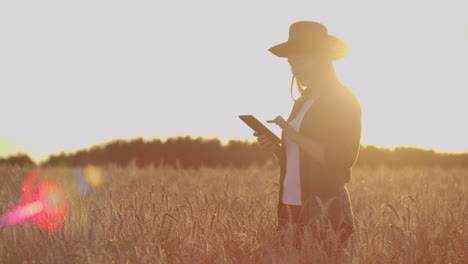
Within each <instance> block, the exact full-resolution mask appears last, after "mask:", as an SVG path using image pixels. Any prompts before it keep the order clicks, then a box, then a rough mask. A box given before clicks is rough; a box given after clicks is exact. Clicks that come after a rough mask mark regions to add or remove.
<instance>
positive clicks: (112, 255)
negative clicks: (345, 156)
mask: <svg viewBox="0 0 468 264" xmlns="http://www.w3.org/2000/svg"><path fill="white" fill-rule="evenodd" d="M28 171H29V169H28V168H23V167H18V166H4V167H1V168H0V177H1V183H0V212H1V213H2V214H3V213H5V212H6V211H8V209H11V208H13V207H14V206H15V205H17V204H19V203H21V195H20V194H21V183H22V180H23V178H24V176H25V175H26V174H27V173H28ZM278 174H279V170H278V168H277V167H275V166H273V165H271V164H270V165H265V166H251V167H249V168H246V169H234V168H233V169H226V168H207V167H202V168H200V169H181V168H177V167H169V166H160V167H154V166H153V167H148V168H138V167H136V166H134V165H130V166H127V167H118V166H108V167H106V168H103V175H104V176H105V178H104V182H103V184H102V185H100V186H99V187H96V188H93V189H91V190H90V191H89V192H88V193H87V194H84V195H80V196H77V195H75V196H74V197H72V198H73V199H71V201H72V207H71V209H70V211H69V214H68V215H67V219H66V226H65V228H64V229H63V230H61V231H57V232H47V231H44V230H41V229H39V228H38V227H36V226H35V225H34V224H33V223H31V222H26V223H22V224H18V225H14V226H10V227H7V228H5V229H4V230H3V231H1V233H0V263H341V262H343V263H345V262H348V263H350V262H351V263H444V264H445V263H468V199H467V194H468V193H467V192H468V170H466V169H455V168H453V169H442V168H438V167H433V168H429V167H422V168H410V167H407V168H402V169H391V168H386V167H380V168H355V169H354V171H353V177H352V179H351V182H350V183H349V184H348V185H347V188H348V190H349V193H350V196H351V202H352V206H353V210H354V213H355V220H356V224H357V229H356V231H355V233H354V234H353V236H352V239H351V241H350V242H349V247H348V250H347V251H341V252H337V254H336V255H332V256H328V255H326V254H323V252H321V251H320V249H319V248H318V247H317V246H316V243H315V244H314V243H313V241H312V242H310V243H304V244H303V246H302V248H296V247H293V246H291V244H288V243H284V241H287V239H288V234H286V233H279V232H277V231H276V203H277V197H278Z"/></svg>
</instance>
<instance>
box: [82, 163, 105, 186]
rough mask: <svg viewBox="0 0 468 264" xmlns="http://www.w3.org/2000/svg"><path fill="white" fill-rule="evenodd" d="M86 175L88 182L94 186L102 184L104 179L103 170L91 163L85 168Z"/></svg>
mask: <svg viewBox="0 0 468 264" xmlns="http://www.w3.org/2000/svg"><path fill="white" fill-rule="evenodd" d="M85 177H86V182H87V183H88V184H89V185H91V186H93V187H97V186H99V185H101V183H102V182H103V180H104V179H103V177H102V172H101V170H100V169H99V168H98V167H96V166H93V165H89V166H87V167H86V168H85Z"/></svg>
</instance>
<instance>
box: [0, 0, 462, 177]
mask: <svg viewBox="0 0 468 264" xmlns="http://www.w3.org/2000/svg"><path fill="white" fill-rule="evenodd" d="M203 5H206V6H209V7H210V10H213V11H210V12H207V11H202V10H200V12H204V13H202V15H200V12H193V10H198V9H197V8H200V6H203ZM265 6H268V8H269V12H264V11H265ZM28 10H29V11H28ZM28 10H26V9H25V8H24V6H23V5H21V4H20V3H17V2H14V1H13V2H9V3H7V4H5V6H4V7H2V9H1V10H0V17H2V19H4V20H5V21H7V22H8V23H3V24H4V25H8V26H4V27H2V28H0V34H2V36H3V38H2V39H3V40H2V43H1V44H0V57H1V58H2V60H1V61H0V87H2V89H5V91H8V98H9V99H8V100H5V102H4V103H2V104H1V105H0V112H1V113H8V114H5V115H4V116H2V131H1V132H0V133H1V134H0V157H2V156H8V155H13V154H15V153H18V152H23V153H28V155H30V156H31V157H32V158H33V159H35V161H43V160H45V159H46V158H47V157H48V156H49V155H51V154H57V153H60V152H61V151H65V152H71V151H75V150H78V149H80V148H85V147H90V146H92V145H93V144H97V143H102V142H107V141H110V140H113V139H116V138H126V139H129V138H135V137H143V138H145V139H152V138H162V139H165V138H168V137H173V136H176V135H186V134H189V135H192V136H193V137H197V136H205V137H208V138H212V137H219V138H220V139H221V140H223V141H224V142H227V141H228V140H229V139H249V140H254V139H255V138H254V137H253V136H252V133H251V131H250V130H249V129H246V128H245V127H244V125H243V124H242V123H241V122H239V120H238V118H237V116H238V115H239V114H252V115H255V116H256V117H257V118H258V119H259V120H261V121H265V120H268V119H271V118H273V117H275V116H278V115H282V116H288V114H289V111H290V109H291V105H292V100H291V99H290V96H289V82H290V78H291V73H290V69H289V66H288V64H287V62H286V60H283V59H279V58H276V57H274V56H273V55H272V54H270V53H269V52H268V51H267V49H268V48H270V47H271V46H273V45H276V44H278V43H280V42H283V41H285V40H287V38H288V35H287V32H288V27H289V25H290V24H291V23H293V22H295V21H300V20H313V21H319V22H322V23H323V24H325V25H326V26H327V27H328V29H329V32H330V34H333V35H335V36H338V37H340V38H341V39H343V40H344V41H345V42H346V44H347V45H348V47H349V56H348V57H347V58H345V59H343V60H340V61H337V62H336V63H335V66H336V69H337V72H338V76H339V77H340V79H341V81H342V82H343V83H344V84H345V85H347V86H349V87H350V89H351V90H352V91H353V92H354V93H355V94H356V96H357V97H358V99H359V100H360V102H361V105H362V110H363V116H362V121H363V129H362V140H361V142H362V144H368V145H377V146H386V147H396V146H416V147H423V148H428V149H435V150H437V151H446V152H462V151H468V141H467V140H465V138H466V135H467V134H468V125H466V122H460V120H463V119H464V114H465V113H467V112H468V104H466V103H465V98H467V95H468V92H467V91H468V90H467V89H466V88H467V87H468V77H467V76H468V75H467V74H466V69H468V20H467V19H466V15H465V14H464V13H463V11H462V10H464V8H463V6H461V5H457V4H454V3H445V2H439V3H426V2H421V1H415V2H411V3H409V2H407V1H392V2H388V3H380V2H379V3H377V2H373V1H353V2H352V3H340V5H339V8H337V4H336V3H331V2H319V1H297V2H294V4H289V3H288V4H287V5H286V4H279V3H271V2H270V1H255V3H251V2H246V1H241V2H236V3H235V4H234V3H223V4H221V3H219V2H216V1H202V2H194V3H192V2H186V3H184V8H183V9H182V10H181V9H180V8H179V7H178V6H177V4H176V3H172V2H167V3H165V4H164V5H163V8H161V6H159V5H157V4H156V3H150V2H148V3H145V4H141V5H135V4H130V3H127V4H126V3H124V2H122V3H120V2H119V3H112V4H111V5H110V6H109V5H106V4H103V3H94V2H88V1H82V2H80V3H79V4H73V5H72V4H65V3H64V4H63V5H60V6H55V5H52V4H45V3H42V2H31V3H30V7H29V8H28ZM30 10H35V12H32V11H30ZM207 10H208V9H207ZM103 14H105V19H102V18H103V17H102V16H103ZM259 14H262V16H261V19H259ZM83 17H86V18H87V19H86V20H83V19H82V18H83ZM123 17H127V18H128V19H123ZM240 18H242V19H240ZM57 21H60V22H59V23H58V22H57ZM18 32H21V34H18ZM57 32H61V33H60V34H57ZM187 40H190V41H187ZM20 120H21V121H20ZM269 128H271V129H272V130H273V132H275V133H276V134H279V132H280V131H279V130H278V128H276V127H274V126H269ZM90 177H91V178H90V179H89V183H90V184H91V185H92V184H97V185H98V184H100V183H101V182H102V177H100V176H99V175H98V174H95V173H93V174H92V176H90Z"/></svg>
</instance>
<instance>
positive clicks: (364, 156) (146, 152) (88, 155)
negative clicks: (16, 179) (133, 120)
mask: <svg viewBox="0 0 468 264" xmlns="http://www.w3.org/2000/svg"><path fill="white" fill-rule="evenodd" d="M19 160H24V161H25V162H27V159H26V158H24V157H23V159H19ZM29 160H30V159H29ZM132 162H135V164H136V165H137V166H139V167H146V166H149V165H151V164H154V165H155V166H158V165H159V164H169V165H177V166H180V167H182V168H199V167H200V166H222V167H226V166H230V167H246V166H249V165H251V164H252V163H257V164H259V165H262V164H265V163H270V164H271V163H272V162H273V163H274V162H275V161H274V157H273V155H272V154H271V153H268V152H265V151H263V150H261V149H260V148H259V146H258V144H257V143H256V142H251V141H246V140H245V141H241V140H230V141H228V143H227V144H226V145H224V146H223V145H222V143H221V141H220V140H219V139H218V138H211V139H208V138H201V137H198V138H192V137H190V136H183V137H171V138H168V139H166V140H165V141H161V140H160V139H154V140H151V141H145V140H143V139H142V138H134V139H131V140H124V139H117V140H114V141H111V142H108V143H105V144H102V145H96V146H93V147H91V148H89V149H83V150H79V151H77V152H75V153H69V154H65V153H60V154H58V155H51V156H50V157H49V158H48V159H47V161H46V162H44V163H43V165H52V166H54V165H69V166H83V165H86V164H95V165H105V164H119V165H122V166H126V165H128V164H130V163H132ZM381 165H385V166H390V167H404V166H441V167H468V153H462V154H445V153H437V152H435V151H434V150H433V149H430V150H428V149H422V148H414V147H397V148H395V149H390V148H384V147H376V146H372V145H361V149H360V151H359V156H358V159H357V161H356V167H360V166H370V167H375V166H381Z"/></svg>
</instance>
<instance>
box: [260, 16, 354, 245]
mask: <svg viewBox="0 0 468 264" xmlns="http://www.w3.org/2000/svg"><path fill="white" fill-rule="evenodd" d="M269 51H271V52H272V53H273V54H274V55H276V56H278V57H283V58H287V59H288V62H289V64H290V66H291V70H292V74H293V80H292V83H291V95H292V88H293V84H294V82H295V81H296V82H297V85H298V88H299V91H300V92H301V96H300V98H299V99H298V100H295V103H294V106H293V109H292V111H291V114H290V116H289V118H288V119H287V120H284V119H283V118H282V117H281V116H278V117H276V118H275V119H273V120H269V121H267V122H270V123H275V124H276V125H278V126H280V127H281V128H282V144H275V143H273V141H271V140H270V139H269V138H268V137H266V136H265V135H261V134H259V133H257V132H255V133H254V136H256V137H258V138H257V140H258V142H259V144H260V146H261V148H263V149H264V150H268V151H272V152H273V153H274V154H275V156H276V158H277V161H278V163H279V165H280V169H281V170H280V193H279V202H278V227H279V229H281V228H282V227H284V226H286V225H287V224H288V223H293V224H298V225H299V226H300V227H304V226H310V227H311V228H312V229H311V230H313V231H314V234H315V235H316V236H317V238H318V239H320V240H326V239H328V238H327V236H326V235H325V234H329V233H330V232H327V231H328V230H334V231H335V232H332V233H333V234H335V235H336V236H335V239H338V240H339V241H340V242H341V244H344V243H345V242H346V241H347V240H348V238H349V236H350V235H351V234H352V232H353V229H354V221H353V214H352V209H351V204H350V200H349V195H348V192H347V190H346V188H345V184H346V183H347V182H349V180H350V177H351V168H352V167H353V165H354V163H355V161H356V158H357V155H358V152H359V146H360V137H361V107H360V104H359V102H358V100H357V99H356V97H355V96H354V95H353V93H352V92H351V91H350V90H349V89H348V88H347V87H345V86H344V85H343V84H341V83H340V81H339V79H338V77H337V76H336V72H335V69H334V66H333V60H338V59H342V58H344V57H345V56H346V53H347V47H346V45H345V44H344V43H343V41H341V40H340V39H338V38H336V37H334V36H331V35H329V34H328V30H327V28H326V27H325V26H324V25H322V24H320V23H317V22H312V21H300V22H296V23H294V24H292V25H291V27H290V29H289V39H288V41H287V42H284V43H281V44H279V45H276V46H274V47H272V48H270V49H269ZM293 99H294V98H293Z"/></svg>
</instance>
